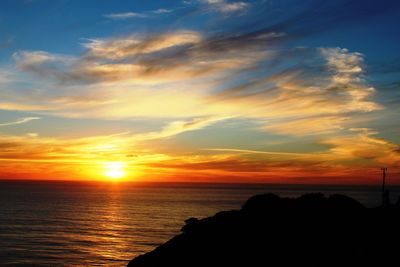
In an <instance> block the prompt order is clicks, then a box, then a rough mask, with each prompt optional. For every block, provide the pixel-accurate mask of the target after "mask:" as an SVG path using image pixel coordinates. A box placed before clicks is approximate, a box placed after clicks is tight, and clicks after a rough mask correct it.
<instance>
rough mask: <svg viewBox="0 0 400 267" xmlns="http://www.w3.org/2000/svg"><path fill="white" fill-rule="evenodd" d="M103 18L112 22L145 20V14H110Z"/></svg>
mask: <svg viewBox="0 0 400 267" xmlns="http://www.w3.org/2000/svg"><path fill="white" fill-rule="evenodd" d="M104 17H106V18H108V19H113V20H124V19H131V18H146V17H147V15H146V14H142V13H136V12H124V13H111V14H107V15H104Z"/></svg>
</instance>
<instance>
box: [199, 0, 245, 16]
mask: <svg viewBox="0 0 400 267" xmlns="http://www.w3.org/2000/svg"><path fill="white" fill-rule="evenodd" d="M201 2H202V3H205V4H207V5H208V6H209V7H210V8H211V9H212V10H215V11H218V12H221V13H224V14H229V13H235V12H240V11H244V10H246V9H247V8H249V6H250V4H248V3H245V2H227V1H225V0H201Z"/></svg>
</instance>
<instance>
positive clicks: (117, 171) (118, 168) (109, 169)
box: [105, 162, 126, 179]
mask: <svg viewBox="0 0 400 267" xmlns="http://www.w3.org/2000/svg"><path fill="white" fill-rule="evenodd" d="M105 175H106V176H107V177H109V178H113V179H120V178H123V177H124V176H125V175H126V172H125V170H124V164H122V163H121V162H109V163H107V164H106V172H105Z"/></svg>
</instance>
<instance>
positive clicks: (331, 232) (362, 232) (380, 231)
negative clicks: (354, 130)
mask: <svg viewBox="0 0 400 267" xmlns="http://www.w3.org/2000/svg"><path fill="white" fill-rule="evenodd" d="M398 214H399V208H398V207H395V206H392V207H391V208H384V209H367V208H365V207H364V206H363V205H361V204H360V203H359V202H357V201H355V200H354V199H352V198H349V197H346V196H343V195H332V196H330V197H329V198H326V197H325V196H324V195H322V194H308V195H304V196H301V197H299V198H297V199H290V198H280V197H279V196H277V195H273V194H266V195H257V196H254V197H252V198H250V199H249V200H248V201H246V203H245V204H244V205H243V207H242V209H241V210H233V211H224V212H219V213H217V214H216V215H214V216H212V217H209V218H205V219H201V220H198V219H196V218H190V219H188V220H186V225H185V226H183V227H182V234H180V235H177V236H175V237H174V238H172V239H171V240H169V241H168V242H166V243H165V244H163V245H161V246H159V247H158V248H156V249H155V250H153V251H152V252H149V253H146V254H144V255H141V256H138V257H137V258H135V259H133V260H132V261H131V262H130V263H129V265H128V266H129V267H145V266H146V267H147V266H187V267H193V266H195V267H196V266H246V267H247V266H287V265H289V266H300V265H301V264H304V265H305V266H341V265H361V264H370V265H371V264H372V265H376V266H383V264H384V263H385V262H386V261H389V260H390V259H394V258H395V257H396V256H397V253H398V249H399V248H398V247H397V245H396V244H398V243H399V242H398V241H399V237H400V235H399V227H400V220H399V216H398ZM390 240H393V241H395V242H394V243H392V242H389V241H390ZM392 244H393V245H392Z"/></svg>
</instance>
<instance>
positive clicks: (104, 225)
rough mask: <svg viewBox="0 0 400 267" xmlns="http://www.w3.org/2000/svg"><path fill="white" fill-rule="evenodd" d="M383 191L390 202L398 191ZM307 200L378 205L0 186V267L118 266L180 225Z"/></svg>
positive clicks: (225, 187)
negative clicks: (257, 202)
mask: <svg viewBox="0 0 400 267" xmlns="http://www.w3.org/2000/svg"><path fill="white" fill-rule="evenodd" d="M390 190H391V197H392V200H393V201H396V200H397V198H398V197H399V195H400V187H391V188H390ZM310 192H321V193H324V194H326V195H331V194H337V193H340V194H345V195H348V196H351V197H353V198H355V199H357V200H358V201H360V202H361V203H363V204H364V205H366V206H368V207H374V206H378V205H379V204H380V203H381V188H380V187H379V186H349V185H335V186H333V185H268V184H193V183H145V184H139V183H99V182H43V181H41V182H39V181H0V266H126V265H127V264H128V262H129V260H131V259H132V258H134V257H136V256H138V255H140V254H143V253H146V252H148V251H151V250H153V249H154V248H156V247H157V246H158V245H160V244H162V243H164V242H166V241H167V240H169V239H170V238H172V237H173V236H175V235H176V234H178V233H179V232H180V229H181V227H182V226H183V225H184V220H185V219H187V218H190V217H196V218H204V217H208V216H212V215H214V214H215V213H217V212H219V211H223V210H232V209H240V207H241V206H242V205H243V203H244V202H245V201H246V200H247V199H248V198H249V197H251V196H253V195H256V194H264V193H275V194H278V195H280V196H282V197H297V196H300V195H302V194H305V193H310Z"/></svg>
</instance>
